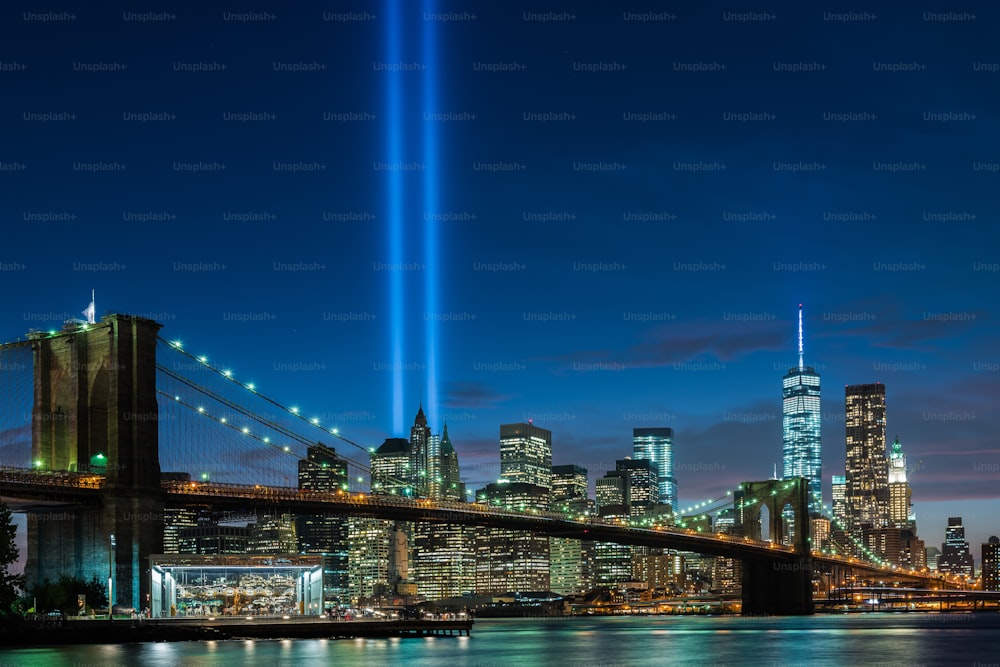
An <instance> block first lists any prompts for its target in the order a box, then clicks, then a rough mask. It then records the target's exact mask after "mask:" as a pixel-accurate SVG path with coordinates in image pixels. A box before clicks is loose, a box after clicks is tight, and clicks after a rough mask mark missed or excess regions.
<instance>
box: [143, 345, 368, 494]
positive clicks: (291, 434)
mask: <svg viewBox="0 0 1000 667" xmlns="http://www.w3.org/2000/svg"><path fill="white" fill-rule="evenodd" d="M156 368H157V370H159V371H160V372H162V373H164V374H166V375H168V376H170V377H172V378H174V379H175V380H177V381H179V382H182V383H184V384H185V385H187V386H188V387H190V388H191V389H193V390H195V391H196V392H199V393H201V394H204V395H206V396H207V397H209V398H210V399H212V400H215V401H218V402H220V403H222V404H223V405H224V406H226V407H228V408H230V409H232V410H234V411H236V412H238V413H239V414H241V415H243V416H244V417H247V418H249V419H250V420H252V421H255V422H257V423H258V424H261V425H262V426H264V427H265V428H268V429H270V430H273V431H276V432H278V433H280V434H281V435H283V436H285V437H287V438H289V439H290V440H293V441H295V442H297V443H298V444H300V445H305V446H307V447H308V446H310V445H312V444H313V443H312V442H311V441H309V440H307V439H305V438H303V437H302V436H301V435H299V434H298V433H296V432H295V431H292V430H290V429H287V428H285V427H284V426H281V425H280V424H276V423H274V422H271V421H269V420H267V419H264V418H262V417H260V416H259V415H257V414H255V413H253V412H252V411H250V410H247V409H246V408H243V407H241V406H240V405H239V404H237V403H233V402H232V401H230V400H228V399H226V398H225V397H223V396H219V395H218V394H216V393H215V392H213V391H212V390H210V389H207V388H206V387H203V386H201V385H199V384H197V383H196V382H193V381H191V380H190V379H188V378H185V377H183V376H181V375H178V374H176V373H174V372H172V371H170V370H169V369H167V368H166V367H164V366H162V365H161V364H157V365H156ZM157 391H158V393H161V394H163V395H164V396H167V397H168V398H171V399H173V401H174V402H176V403H178V404H180V405H183V406H184V407H188V408H190V409H191V410H192V411H194V412H196V413H198V414H200V415H203V416H207V417H209V418H210V419H212V420H213V421H215V422H217V423H219V424H222V425H224V426H227V427H229V428H231V429H233V430H237V431H239V432H240V433H242V434H243V435H246V436H249V437H251V438H253V439H255V440H257V441H259V442H262V443H264V444H266V445H270V446H272V447H277V446H278V445H275V444H274V443H272V442H271V439H270V438H269V437H267V436H258V435H256V434H255V433H253V432H252V431H251V430H250V427H249V426H242V427H239V426H235V425H233V424H231V423H230V422H229V420H228V419H227V418H226V417H216V416H214V415H212V414H211V413H209V412H208V411H207V410H206V409H205V407H204V406H195V405H193V404H190V403H187V402H186V401H183V400H181V397H180V396H179V395H176V394H174V395H171V394H169V393H167V392H164V391H160V390H157ZM282 449H283V451H284V452H286V453H288V454H290V455H291V456H294V457H295V458H296V459H297V460H298V461H306V462H307V463H310V464H312V462H311V461H309V459H308V458H303V457H301V456H299V455H298V454H296V453H294V452H292V450H291V448H290V447H288V446H287V445H286V446H284V447H283V448H282ZM343 458H344V460H345V461H346V462H347V463H350V464H352V465H354V466H356V467H358V468H361V470H362V471H364V472H369V473H370V471H369V470H368V467H367V466H365V465H363V464H360V463H358V462H357V461H355V460H354V459H351V458H348V457H343ZM348 477H349V476H348ZM357 481H358V483H363V479H362V478H361V477H358V478H357Z"/></svg>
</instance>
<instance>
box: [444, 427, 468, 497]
mask: <svg viewBox="0 0 1000 667" xmlns="http://www.w3.org/2000/svg"><path fill="white" fill-rule="evenodd" d="M440 450H441V451H440V455H441V465H440V476H441V489H440V494H441V496H440V497H441V499H442V500H458V501H465V500H466V497H465V484H464V483H463V482H462V480H461V476H460V474H459V468H458V453H457V452H455V447H454V446H453V445H452V444H451V438H450V437H448V424H447V423H445V425H444V432H443V433H442V434H441V446H440Z"/></svg>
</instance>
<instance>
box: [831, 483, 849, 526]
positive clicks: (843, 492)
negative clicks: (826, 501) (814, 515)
mask: <svg viewBox="0 0 1000 667" xmlns="http://www.w3.org/2000/svg"><path fill="white" fill-rule="evenodd" d="M830 493H831V500H832V503H833V504H832V507H831V509H832V510H833V519H834V530H836V529H838V528H839V529H843V528H845V527H846V526H847V478H846V477H844V476H843V475H833V476H832V477H831V478H830Z"/></svg>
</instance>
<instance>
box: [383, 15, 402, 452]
mask: <svg viewBox="0 0 1000 667" xmlns="http://www.w3.org/2000/svg"><path fill="white" fill-rule="evenodd" d="M385 13H386V15H387V16H388V17H389V18H388V20H387V21H386V62H387V63H398V62H400V61H401V58H400V51H401V49H400V39H401V29H400V22H401V17H400V9H399V7H398V2H397V1H396V0H386V12H385ZM386 77H387V78H386V114H385V116H386V125H387V127H386V133H387V135H388V139H389V141H388V154H389V155H388V159H387V162H388V163H389V164H390V165H397V164H399V163H400V162H402V152H403V127H402V126H403V119H402V117H401V114H402V96H403V92H402V87H403V82H402V80H401V77H402V75H401V74H400V72H399V71H397V70H395V69H392V68H390V69H389V71H388V72H386ZM387 174H388V177H389V264H390V267H391V268H390V270H389V271H388V273H389V307H390V310H391V314H390V316H389V327H390V331H389V336H390V345H391V348H392V349H391V355H392V430H393V433H395V434H397V435H399V434H401V433H403V322H404V319H405V318H404V313H403V272H402V270H400V268H399V267H401V266H402V263H403V232H404V230H403V175H402V172H401V171H400V170H399V169H389V170H388V171H387Z"/></svg>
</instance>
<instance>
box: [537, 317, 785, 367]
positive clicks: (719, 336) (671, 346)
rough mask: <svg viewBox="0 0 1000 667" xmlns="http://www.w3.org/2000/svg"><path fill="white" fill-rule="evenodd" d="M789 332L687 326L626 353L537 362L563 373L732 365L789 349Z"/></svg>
mask: <svg viewBox="0 0 1000 667" xmlns="http://www.w3.org/2000/svg"><path fill="white" fill-rule="evenodd" d="M736 327H738V328H736ZM786 329H787V327H785V325H784V323H781V322H775V321H768V322H722V321H720V322H706V321H699V322H688V323H681V324H676V325H673V324H672V325H668V326H663V327H655V328H652V329H648V330H646V331H645V332H643V334H641V335H640V338H642V340H640V341H639V342H637V343H635V344H633V345H631V346H629V347H628V348H626V350H625V351H624V352H620V351H612V350H580V351H576V352H572V353H570V354H566V355H558V356H553V357H543V358H537V359H536V360H541V361H551V362H555V363H556V364H557V365H558V366H560V367H561V368H562V369H563V370H572V369H573V368H574V367H575V366H576V365H579V364H581V363H582V364H593V363H600V362H606V363H611V362H618V363H621V364H623V365H624V366H625V367H626V368H660V367H664V366H671V365H673V364H679V363H685V362H690V361H694V360H701V361H704V360H714V361H719V362H723V363H730V362H733V361H736V360H738V359H741V358H743V357H746V356H749V355H751V354H754V353H756V352H760V351H776V350H782V349H785V348H787V347H788V340H787V338H788V337H787V333H788V332H787V331H786Z"/></svg>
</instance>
